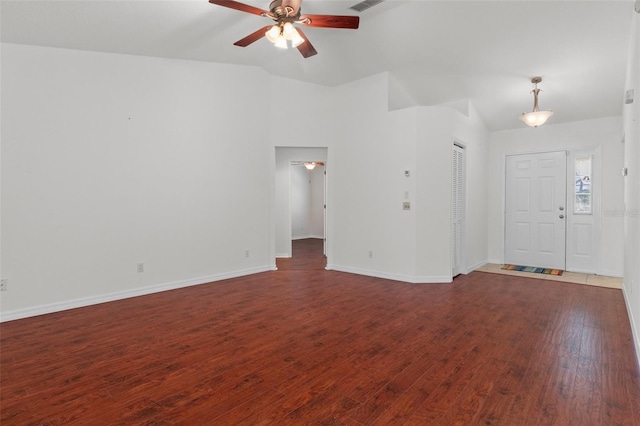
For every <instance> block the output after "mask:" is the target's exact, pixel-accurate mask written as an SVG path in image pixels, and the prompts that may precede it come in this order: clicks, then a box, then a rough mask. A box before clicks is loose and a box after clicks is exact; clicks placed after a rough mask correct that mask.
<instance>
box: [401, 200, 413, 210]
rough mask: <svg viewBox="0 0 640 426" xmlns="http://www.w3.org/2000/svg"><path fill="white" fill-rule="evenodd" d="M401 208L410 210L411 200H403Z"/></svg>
mask: <svg viewBox="0 0 640 426" xmlns="http://www.w3.org/2000/svg"><path fill="white" fill-rule="evenodd" d="M402 210H411V202H409V201H403V202H402Z"/></svg>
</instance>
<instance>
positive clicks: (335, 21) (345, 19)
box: [300, 15, 360, 30]
mask: <svg viewBox="0 0 640 426" xmlns="http://www.w3.org/2000/svg"><path fill="white" fill-rule="evenodd" d="M307 19H308V20H309V21H310V22H307V23H305V22H304V21H305V20H307ZM300 20H301V21H302V22H301V23H302V25H305V26H307V27H319V28H346V29H352V30H355V29H357V28H358V26H359V25H360V17H359V16H344V15H303V16H301V17H300Z"/></svg>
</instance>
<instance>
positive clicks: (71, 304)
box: [0, 266, 272, 322]
mask: <svg viewBox="0 0 640 426" xmlns="http://www.w3.org/2000/svg"><path fill="white" fill-rule="evenodd" d="M270 270H272V267H271V266H261V267H257V268H251V269H244V270H240V271H234V272H228V273H224V274H217V275H210V276H207V277H199V278H193V279H189V280H183V281H175V282H172V283H165V284H157V285H152V286H148V287H142V288H136V289H131V290H124V291H119V292H115V293H108V294H100V295H97V296H89V297H83V298H80V299H73V300H65V301H63V302H56V303H49V304H46V305H39V306H33V307H29V308H24V309H16V310H13V311H7V312H1V313H0V322H5V321H13V320H17V319H21V318H28V317H33V316H37V315H44V314H50V313H53V312H60V311H66V310H68V309H75V308H82V307H85V306H91V305H97V304H99V303H105V302H113V301H115V300H122V299H128V298H130V297H137V296H144V295H147V294H152V293H160V292H162V291H167V290H175V289H179V288H184V287H191V286H194V285H200V284H207V283H210V282H214V281H221V280H226V279H229V278H237V277H242V276H245V275H252V274H257V273H259V272H266V271H270Z"/></svg>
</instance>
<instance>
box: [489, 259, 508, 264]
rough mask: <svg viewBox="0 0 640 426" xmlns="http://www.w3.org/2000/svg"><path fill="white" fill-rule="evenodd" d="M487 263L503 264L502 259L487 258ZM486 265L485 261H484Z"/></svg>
mask: <svg viewBox="0 0 640 426" xmlns="http://www.w3.org/2000/svg"><path fill="white" fill-rule="evenodd" d="M487 263H491V264H493V265H504V260H503V259H489V260H487ZM485 265H486V263H485Z"/></svg>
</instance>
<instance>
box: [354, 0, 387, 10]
mask: <svg viewBox="0 0 640 426" xmlns="http://www.w3.org/2000/svg"><path fill="white" fill-rule="evenodd" d="M383 1H384V0H364V1H362V2H360V3H358V4H354V5H353V6H351V7H350V8H349V9H353V10H355V11H358V12H364V11H365V10H367V9H369V8H370V7H373V6H375V5H376V4H380V3H382V2H383Z"/></svg>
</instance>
